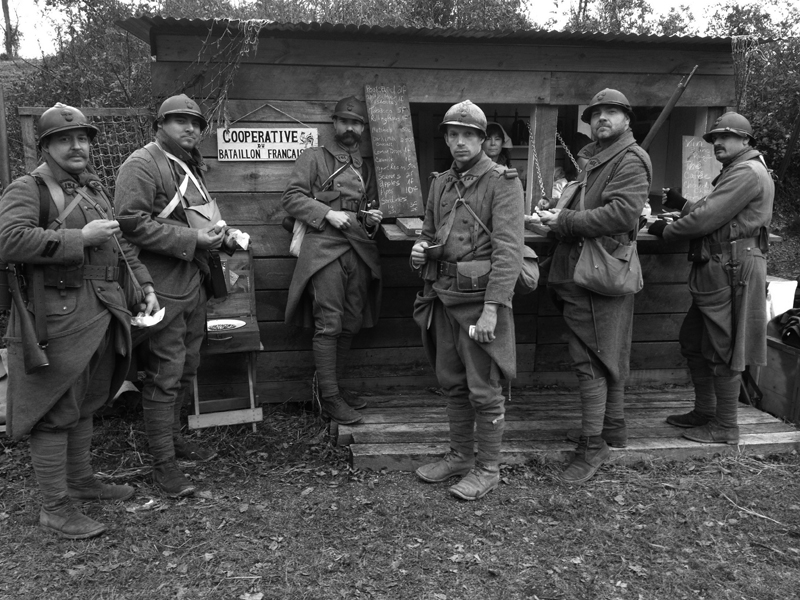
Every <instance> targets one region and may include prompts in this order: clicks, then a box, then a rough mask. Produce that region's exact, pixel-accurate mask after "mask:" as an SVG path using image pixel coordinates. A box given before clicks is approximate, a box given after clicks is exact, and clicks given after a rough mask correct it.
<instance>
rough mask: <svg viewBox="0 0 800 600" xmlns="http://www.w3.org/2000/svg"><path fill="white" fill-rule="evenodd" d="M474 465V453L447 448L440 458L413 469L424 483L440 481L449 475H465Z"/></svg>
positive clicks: (446, 478) (445, 479)
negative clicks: (463, 452) (464, 452)
mask: <svg viewBox="0 0 800 600" xmlns="http://www.w3.org/2000/svg"><path fill="white" fill-rule="evenodd" d="M474 465H475V455H474V454H472V453H470V454H469V455H467V454H462V453H460V452H457V451H455V450H452V449H451V450H449V451H448V452H447V454H445V455H444V456H443V457H442V458H441V459H440V460H437V461H436V462H432V463H428V464H427V465H423V466H421V467H420V468H419V469H417V470H416V471H415V473H416V475H417V477H419V478H420V479H421V480H422V481H424V482H425V483H441V482H442V481H447V480H448V479H450V478H451V477H456V476H461V475H466V474H467V473H469V472H470V469H472V467H473V466H474Z"/></svg>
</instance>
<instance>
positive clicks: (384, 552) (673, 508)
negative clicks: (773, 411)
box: [0, 412, 800, 600]
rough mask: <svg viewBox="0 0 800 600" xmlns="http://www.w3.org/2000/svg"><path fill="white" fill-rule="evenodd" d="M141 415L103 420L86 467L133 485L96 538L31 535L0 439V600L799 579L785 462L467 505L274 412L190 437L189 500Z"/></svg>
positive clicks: (383, 594)
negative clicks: (198, 445) (369, 463)
mask: <svg viewBox="0 0 800 600" xmlns="http://www.w3.org/2000/svg"><path fill="white" fill-rule="evenodd" d="M141 432H142V423H141V420H140V417H138V416H135V417H134V418H133V419H132V420H121V419H107V420H105V421H104V422H103V423H98V426H97V430H96V433H95V446H94V456H95V458H94V461H95V468H96V469H97V470H98V471H101V472H102V473H103V475H104V477H105V478H106V479H107V480H115V481H126V482H129V483H132V484H134V485H136V486H137V488H138V489H137V495H136V496H135V497H134V499H132V500H131V501H128V502H126V503H124V504H117V505H114V504H111V505H99V504H87V505H86V511H87V513H88V514H89V515H90V516H92V517H94V518H96V519H98V520H101V521H102V522H104V523H106V524H107V525H108V526H109V531H108V532H107V533H106V534H105V535H104V536H102V537H100V538H97V539H95V540H88V541H75V542H70V541H63V540H59V539H58V538H56V537H54V536H52V535H49V534H45V533H44V532H42V531H40V530H39V528H38V526H37V519H38V504H39V499H38V491H37V490H36V486H35V482H34V480H33V476H32V472H31V469H30V466H29V459H28V456H27V444H26V443H25V442H22V443H17V444H15V443H11V442H9V441H8V440H7V439H6V438H3V439H2V440H1V442H2V444H3V446H4V453H3V454H2V455H0V476H2V477H3V479H4V480H5V486H4V487H3V489H2V491H0V535H2V540H3V551H2V552H0V598H2V599H4V600H5V599H12V598H13V599H17V598H26V599H27V598H48V599H60V598H81V599H101V598H102V599H134V598H142V599H145V598H146V599H147V600H154V599H161V598H185V599H212V598H213V599H217V598H219V599H223V598H224V599H228V598H237V599H244V600H264V599H278V598H281V599H283V598H292V599H294V598H297V599H331V598H376V599H377V598H398V599H424V600H454V599H476V598H492V599H505V598H508V599H512V598H514V599H516V598H520V599H521V598H525V599H531V600H535V599H538V600H545V599H550V600H554V599H609V600H611V599H618V598H619V599H627V598H631V599H636V600H639V599H642V600H649V599H659V600H661V599H664V600H673V599H681V598H687V599H689V598H691V599H692V600H699V599H723V598H724V599H753V600H755V599H758V600H769V599H776V600H777V599H781V600H784V599H788V598H796V597H797V573H798V567H800V527H799V526H798V518H799V517H800V486H799V485H798V475H800V458H798V456H797V455H796V454H792V455H785V456H769V457H762V456H754V455H749V454H747V453H742V454H739V455H737V456H734V457H732V458H719V459H714V460H707V461H691V462H686V463H673V462H663V461H659V460H652V461H650V462H647V463H640V464H638V465H635V466H633V467H623V466H616V465H611V466H607V467H603V468H602V470H601V471H600V472H599V473H598V475H597V476H596V477H595V478H594V479H593V480H592V481H591V482H589V483H588V484H587V485H584V486H582V487H577V488H570V487H566V486H563V485H561V484H559V483H557V482H556V480H555V478H554V475H555V473H557V472H558V471H559V470H560V468H561V466H560V465H554V464H542V463H537V462H534V463H530V464H528V465H526V466H524V467H515V468H507V469H504V470H503V483H502V485H501V486H500V487H499V488H498V489H497V490H495V491H494V492H492V493H491V494H490V495H489V496H487V497H486V498H485V499H484V500H482V501H479V502H475V503H465V502H460V501H456V500H454V499H452V498H451V497H449V495H448V494H447V485H446V484H438V485H425V484H422V483H420V482H418V481H416V479H415V478H414V476H413V475H412V474H410V473H396V472H391V473H388V472H382V473H374V472H360V471H353V470H351V469H350V468H349V467H348V464H347V461H346V450H344V449H340V448H335V447H332V446H330V445H329V443H328V440H327V437H326V433H325V429H324V427H323V426H322V424H321V423H319V422H318V421H317V420H316V419H314V418H313V417H311V416H309V415H307V414H304V413H299V414H286V413H283V412H277V413H274V414H272V415H270V416H269V417H268V418H267V419H266V420H265V423H263V424H261V425H259V428H258V432H257V433H253V432H252V431H251V430H250V428H248V427H231V428H220V429H218V430H205V431H202V432H199V433H196V434H194V437H196V438H197V439H198V440H200V441H202V442H203V443H206V444H210V445H212V446H214V447H215V448H216V449H218V451H219V453H220V455H219V457H218V458H217V459H215V460H213V461H211V462H209V463H206V464H199V463H198V464H192V463H185V466H186V469H187V472H188V473H189V474H190V476H191V477H192V479H193V480H194V481H195V482H196V483H197V484H198V488H199V490H200V492H199V494H198V495H197V496H196V497H194V498H192V499H183V500H180V501H171V500H167V499H165V498H161V497H160V496H159V495H158V494H157V493H155V491H154V489H153V488H152V487H151V485H150V484H149V480H148V477H147V475H148V471H149V469H148V468H147V466H146V463H147V460H146V457H145V456H143V450H144V448H145V447H146V443H145V440H144V436H143V434H142V433H141Z"/></svg>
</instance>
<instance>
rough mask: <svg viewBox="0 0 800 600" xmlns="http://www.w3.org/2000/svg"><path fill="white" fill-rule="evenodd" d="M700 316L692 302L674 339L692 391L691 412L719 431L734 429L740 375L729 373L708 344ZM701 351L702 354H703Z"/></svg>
mask: <svg viewBox="0 0 800 600" xmlns="http://www.w3.org/2000/svg"><path fill="white" fill-rule="evenodd" d="M708 335H709V333H708V330H707V329H706V324H705V320H704V319H703V313H702V312H701V311H700V309H699V308H698V306H697V305H696V304H695V303H694V302H692V305H691V306H690V307H689V311H688V312H687V313H686V316H685V317H684V319H683V324H682V325H681V330H680V334H679V336H678V339H679V341H680V345H681V354H682V355H683V356H684V358H686V362H687V364H688V366H689V373H690V374H691V377H692V384H693V385H694V390H695V408H694V410H695V412H696V413H698V414H701V415H704V416H707V417H711V418H713V419H714V420H715V421H716V422H717V424H718V425H720V426H722V427H736V425H737V413H738V403H739V389H740V387H741V372H739V371H734V370H733V369H730V368H729V367H728V365H727V364H726V363H725V362H724V361H723V360H722V357H721V356H720V355H719V354H717V353H716V352H713V351H709V350H708V347H709V346H710V344H708V343H707V342H706V344H704V342H703V340H704V338H705V337H707V336H708ZM704 348H705V349H706V352H703V350H704Z"/></svg>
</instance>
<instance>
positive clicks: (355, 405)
mask: <svg viewBox="0 0 800 600" xmlns="http://www.w3.org/2000/svg"><path fill="white" fill-rule="evenodd" d="M339 395H340V396H341V397H342V400H344V401H345V403H347V406H349V407H350V408H352V409H353V410H361V409H362V408H366V407H367V402H366V401H365V400H364V399H363V398H362V397H361V396H359V395H358V394H356V393H355V392H354V391H352V390H348V389H347V388H344V387H342V386H341V385H340V386H339Z"/></svg>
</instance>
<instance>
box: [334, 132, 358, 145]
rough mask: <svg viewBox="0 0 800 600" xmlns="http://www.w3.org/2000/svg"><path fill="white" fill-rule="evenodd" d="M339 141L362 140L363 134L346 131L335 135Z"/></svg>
mask: <svg viewBox="0 0 800 600" xmlns="http://www.w3.org/2000/svg"><path fill="white" fill-rule="evenodd" d="M334 137H335V138H336V141H337V142H360V141H361V136H360V135H359V134H357V133H356V132H355V131H345V132H344V133H342V134H338V133H337V134H336V135H335V136H334Z"/></svg>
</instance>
